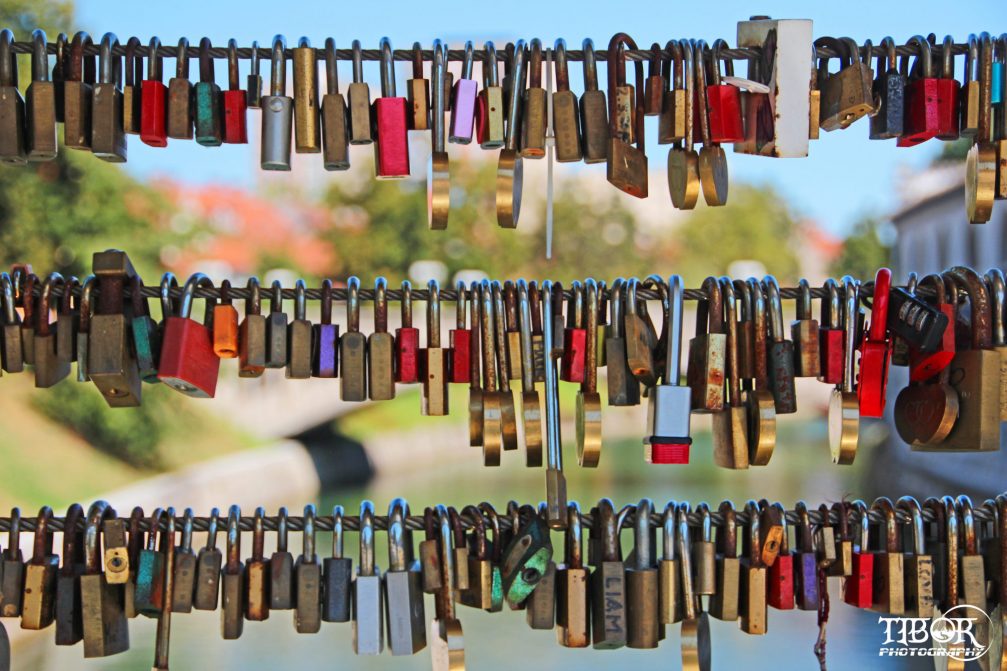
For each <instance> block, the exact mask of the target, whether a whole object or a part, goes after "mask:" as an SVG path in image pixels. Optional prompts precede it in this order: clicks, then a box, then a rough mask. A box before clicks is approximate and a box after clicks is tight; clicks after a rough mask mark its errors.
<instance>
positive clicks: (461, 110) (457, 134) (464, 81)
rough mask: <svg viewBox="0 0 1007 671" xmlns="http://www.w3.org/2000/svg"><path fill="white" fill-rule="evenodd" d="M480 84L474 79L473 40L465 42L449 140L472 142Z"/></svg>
mask: <svg viewBox="0 0 1007 671" xmlns="http://www.w3.org/2000/svg"><path fill="white" fill-rule="evenodd" d="M478 94H479V84H478V83H477V82H476V80H474V79H472V42H466V43H465V57H464V59H463V60H462V76H461V77H460V78H459V79H458V81H456V82H455V86H454V89H453V90H452V92H451V126H450V135H449V136H448V141H449V142H453V143H455V144H469V143H470V142H472V130H473V128H474V126H475V118H476V97H477V96H478Z"/></svg>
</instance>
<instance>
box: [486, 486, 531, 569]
mask: <svg viewBox="0 0 1007 671" xmlns="http://www.w3.org/2000/svg"><path fill="white" fill-rule="evenodd" d="M479 510H480V512H482V514H483V515H484V516H485V517H486V522H487V523H488V524H489V528H490V529H491V530H492V531H493V542H492V544H490V545H489V546H488V549H489V550H490V553H489V554H490V557H489V558H490V560H491V561H493V562H497V563H499V561H500V558H501V557H502V556H503V543H501V539H502V535H501V533H500V516H499V515H498V514H497V510H496V508H494V507H493V505H492V504H491V503H489V502H487V501H483V502H482V503H480V504H479ZM522 510H524V508H523V507H518V505H517V502H516V501H508V502H507V513H508V514H509V515H510V518H511V528H512V529H517V528H518V527H520V526H521V511H522ZM532 512H533V514H534V511H532ZM515 525H517V526H515ZM515 533H517V532H516V531H515ZM488 542H489V541H488V540H487V543H488Z"/></svg>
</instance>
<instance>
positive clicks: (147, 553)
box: [133, 508, 174, 618]
mask: <svg viewBox="0 0 1007 671" xmlns="http://www.w3.org/2000/svg"><path fill="white" fill-rule="evenodd" d="M165 518H166V511H165V510H164V509H162V508H155V509H154V512H152V513H151V515H150V519H149V525H150V527H149V529H148V530H147V544H146V547H143V548H141V549H140V552H139V553H138V557H137V562H136V579H135V582H136V588H135V590H134V592H133V607H134V609H135V611H136V612H137V613H138V614H141V615H145V616H147V617H154V618H156V617H158V616H160V614H161V611H162V610H163V608H164V602H165V600H168V599H170V598H171V595H170V594H167V593H166V592H165V584H164V577H165V573H166V572H167V568H166V566H165V560H166V553H165V552H164V549H165V548H164V542H163V541H161V542H160V543H159V540H158V539H159V536H161V533H159V530H160V527H161V522H162V520H163V519H165ZM173 518H174V515H173V514H172V519H173ZM165 535H167V532H165ZM159 546H160V547H159Z"/></svg>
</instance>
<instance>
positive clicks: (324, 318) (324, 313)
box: [319, 277, 332, 326]
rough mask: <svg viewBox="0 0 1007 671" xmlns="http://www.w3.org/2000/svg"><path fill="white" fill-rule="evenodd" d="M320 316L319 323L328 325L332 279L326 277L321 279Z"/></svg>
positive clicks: (330, 312)
mask: <svg viewBox="0 0 1007 671" xmlns="http://www.w3.org/2000/svg"><path fill="white" fill-rule="evenodd" d="M320 303H321V306H320V310H319V311H320V313H321V314H320V316H319V319H320V321H321V323H322V324H323V325H325V326H328V325H329V324H331V323H332V280H330V279H329V278H328V277H326V278H325V279H324V280H322V299H321V301H320Z"/></svg>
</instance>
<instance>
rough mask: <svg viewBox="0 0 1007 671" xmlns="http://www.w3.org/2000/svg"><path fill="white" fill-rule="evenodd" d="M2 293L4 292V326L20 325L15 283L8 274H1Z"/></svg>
mask: <svg viewBox="0 0 1007 671" xmlns="http://www.w3.org/2000/svg"><path fill="white" fill-rule="evenodd" d="M0 291H2V292H3V295H2V297H0V298H2V300H3V316H4V324H16V323H18V319H19V317H18V314H17V311H16V310H15V303H16V301H15V299H14V283H13V282H11V279H10V275H8V274H7V273H6V272H2V273H0Z"/></svg>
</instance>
